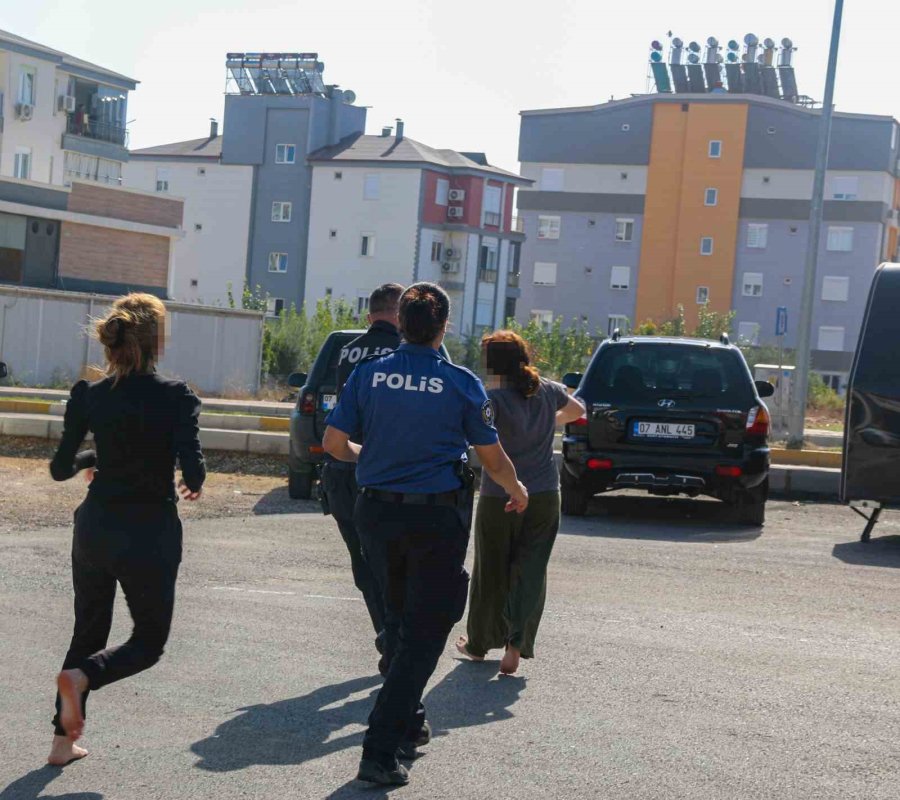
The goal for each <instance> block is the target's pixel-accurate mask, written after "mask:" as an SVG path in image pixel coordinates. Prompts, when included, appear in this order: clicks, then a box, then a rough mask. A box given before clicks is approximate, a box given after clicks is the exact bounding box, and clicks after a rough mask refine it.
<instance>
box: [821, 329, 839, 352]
mask: <svg viewBox="0 0 900 800" xmlns="http://www.w3.org/2000/svg"><path fill="white" fill-rule="evenodd" d="M843 349H844V329H843V328H839V327H831V326H828V325H822V326H820V327H819V350H843Z"/></svg>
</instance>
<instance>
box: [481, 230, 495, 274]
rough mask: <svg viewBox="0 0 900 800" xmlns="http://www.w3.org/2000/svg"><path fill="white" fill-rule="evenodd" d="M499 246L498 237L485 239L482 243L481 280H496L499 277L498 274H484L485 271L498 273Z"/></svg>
mask: <svg viewBox="0 0 900 800" xmlns="http://www.w3.org/2000/svg"><path fill="white" fill-rule="evenodd" d="M497 246H498V243H497V240H496V239H484V240H483V241H482V243H481V248H480V250H479V251H478V269H479V270H481V273H482V274H481V275H480V278H481V280H489V281H496V279H497V277H496V274H494V275H484V274H483V273H485V272H492V273H496V271H497V262H498V252H497Z"/></svg>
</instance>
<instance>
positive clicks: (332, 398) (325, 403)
mask: <svg viewBox="0 0 900 800" xmlns="http://www.w3.org/2000/svg"><path fill="white" fill-rule="evenodd" d="M336 404H337V395H335V394H323V395H322V411H332V410H333V409H334V407H335V405H336Z"/></svg>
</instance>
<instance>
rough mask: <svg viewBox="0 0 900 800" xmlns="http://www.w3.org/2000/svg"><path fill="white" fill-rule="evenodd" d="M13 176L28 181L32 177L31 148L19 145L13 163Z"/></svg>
mask: <svg viewBox="0 0 900 800" xmlns="http://www.w3.org/2000/svg"><path fill="white" fill-rule="evenodd" d="M13 177H15V178H21V179H22V180H23V181H27V180H29V179H30V178H31V148H30V147H17V148H16V158H15V161H14V163H13Z"/></svg>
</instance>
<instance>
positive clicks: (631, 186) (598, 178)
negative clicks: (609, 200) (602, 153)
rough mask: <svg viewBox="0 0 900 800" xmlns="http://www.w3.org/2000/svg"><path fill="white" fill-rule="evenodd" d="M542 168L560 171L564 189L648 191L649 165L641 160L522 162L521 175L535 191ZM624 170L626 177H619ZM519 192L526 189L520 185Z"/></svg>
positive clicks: (566, 190) (579, 190)
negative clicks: (621, 161) (567, 162)
mask: <svg viewBox="0 0 900 800" xmlns="http://www.w3.org/2000/svg"><path fill="white" fill-rule="evenodd" d="M544 169H560V170H562V172H563V189H562V190H563V191H565V192H592V193H597V194H612V195H619V194H639V195H643V194H646V193H647V171H648V168H647V167H646V166H645V165H641V164H565V165H560V164H553V163H550V162H547V161H544V162H539V163H527V164H522V170H521V172H522V175H523V176H524V177H526V178H531V180H533V181H534V191H541V189H542V186H541V178H542V176H543V171H544ZM623 173H624V175H625V176H626V177H624V178H623V177H622V176H623ZM520 191H521V192H525V191H529V190H527V189H520Z"/></svg>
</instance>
